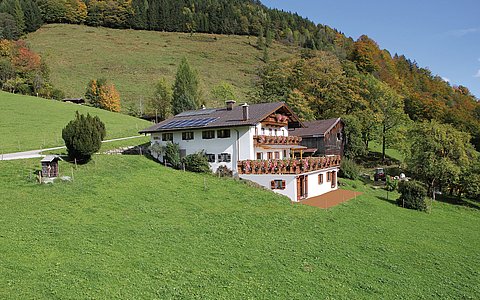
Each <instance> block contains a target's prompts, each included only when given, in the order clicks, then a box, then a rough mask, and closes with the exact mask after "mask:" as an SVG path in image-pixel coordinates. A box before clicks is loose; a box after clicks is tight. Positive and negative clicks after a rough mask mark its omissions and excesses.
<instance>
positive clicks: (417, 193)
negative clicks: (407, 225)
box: [397, 181, 428, 211]
mask: <svg viewBox="0 0 480 300" xmlns="http://www.w3.org/2000/svg"><path fill="white" fill-rule="evenodd" d="M398 190H399V192H400V194H401V195H400V198H398V199H397V204H398V205H400V206H402V207H405V208H410V209H416V210H420V211H427V209H428V205H427V202H426V197H427V189H426V188H425V186H424V185H423V184H422V183H420V182H418V181H404V182H402V183H401V184H400V185H399V187H398Z"/></svg>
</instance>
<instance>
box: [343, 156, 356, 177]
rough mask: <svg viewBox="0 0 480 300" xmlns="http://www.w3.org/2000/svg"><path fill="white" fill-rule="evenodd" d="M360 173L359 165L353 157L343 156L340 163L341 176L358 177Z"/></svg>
mask: <svg viewBox="0 0 480 300" xmlns="http://www.w3.org/2000/svg"><path fill="white" fill-rule="evenodd" d="M359 174H360V168H359V166H358V165H357V164H356V163H355V162H354V161H353V160H351V159H348V158H343V159H342V162H341V163H340V172H339V174H338V175H339V176H340V177H342V178H347V179H357V178H358V176H359Z"/></svg>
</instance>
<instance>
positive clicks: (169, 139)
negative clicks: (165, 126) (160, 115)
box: [162, 133, 173, 142]
mask: <svg viewBox="0 0 480 300" xmlns="http://www.w3.org/2000/svg"><path fill="white" fill-rule="evenodd" d="M162 141H164V142H173V133H162Z"/></svg>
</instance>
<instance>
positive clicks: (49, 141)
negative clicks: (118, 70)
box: [0, 91, 151, 153]
mask: <svg viewBox="0 0 480 300" xmlns="http://www.w3.org/2000/svg"><path fill="white" fill-rule="evenodd" d="M77 110H78V111H79V112H81V113H87V112H88V113H90V114H92V115H98V116H99V117H100V119H101V120H102V121H103V122H104V123H105V125H106V128H107V139H109V138H117V137H126V136H133V135H136V134H138V130H139V129H143V128H145V127H147V126H149V125H150V124H151V123H150V122H147V121H144V120H141V119H137V118H134V117H130V116H126V115H123V114H118V113H112V112H108V111H105V110H101V109H96V108H92V107H87V106H80V105H74V104H70V103H61V102H58V101H52V100H45V99H41V98H35V97H29V96H22V95H14V94H10V93H5V92H1V91H0V152H1V153H7V152H16V151H25V150H33V149H40V148H44V147H52V146H61V145H63V140H62V137H61V135H62V128H63V127H65V125H66V124H67V123H68V122H69V121H70V120H72V119H73V118H74V117H75V111H77Z"/></svg>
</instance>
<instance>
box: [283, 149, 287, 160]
mask: <svg viewBox="0 0 480 300" xmlns="http://www.w3.org/2000/svg"><path fill="white" fill-rule="evenodd" d="M283 158H287V150H283Z"/></svg>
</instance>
